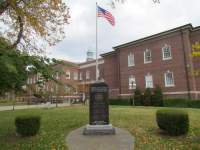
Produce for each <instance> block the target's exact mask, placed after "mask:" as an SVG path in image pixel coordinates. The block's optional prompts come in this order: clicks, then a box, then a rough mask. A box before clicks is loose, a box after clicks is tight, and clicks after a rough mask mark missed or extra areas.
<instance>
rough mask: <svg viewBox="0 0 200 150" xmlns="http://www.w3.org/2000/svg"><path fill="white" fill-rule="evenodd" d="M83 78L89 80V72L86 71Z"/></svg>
mask: <svg viewBox="0 0 200 150" xmlns="http://www.w3.org/2000/svg"><path fill="white" fill-rule="evenodd" d="M85 76H86V77H85V78H86V80H89V79H90V72H89V71H86V73H85Z"/></svg>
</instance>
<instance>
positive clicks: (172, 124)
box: [156, 109, 189, 136]
mask: <svg viewBox="0 0 200 150" xmlns="http://www.w3.org/2000/svg"><path fill="white" fill-rule="evenodd" d="M156 121H157V124H158V126H159V128H160V129H162V130H164V131H166V132H167V133H168V134H169V135H173V136H178V135H183V134H187V133H188V130H189V117H188V113H187V112H185V111H182V110H173V109H161V110H158V111H157V112H156Z"/></svg>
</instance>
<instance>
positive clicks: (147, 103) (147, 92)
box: [143, 88, 151, 106]
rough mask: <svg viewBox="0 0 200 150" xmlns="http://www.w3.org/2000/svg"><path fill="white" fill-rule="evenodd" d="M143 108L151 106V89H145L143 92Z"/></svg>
mask: <svg viewBox="0 0 200 150" xmlns="http://www.w3.org/2000/svg"><path fill="white" fill-rule="evenodd" d="M143 104H144V106H151V89H150V88H146V90H145V91H144V98H143Z"/></svg>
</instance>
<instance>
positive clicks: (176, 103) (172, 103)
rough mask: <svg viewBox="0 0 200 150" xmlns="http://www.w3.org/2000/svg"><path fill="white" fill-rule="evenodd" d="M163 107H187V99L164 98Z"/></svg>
mask: <svg viewBox="0 0 200 150" xmlns="http://www.w3.org/2000/svg"><path fill="white" fill-rule="evenodd" d="M164 107H180V108H187V107H188V100H187V99H180V98H179V99H165V100H164Z"/></svg>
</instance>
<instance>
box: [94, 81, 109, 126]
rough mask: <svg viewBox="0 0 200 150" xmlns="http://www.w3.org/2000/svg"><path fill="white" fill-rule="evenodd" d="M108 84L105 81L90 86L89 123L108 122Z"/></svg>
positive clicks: (100, 123)
mask: <svg viewBox="0 0 200 150" xmlns="http://www.w3.org/2000/svg"><path fill="white" fill-rule="evenodd" d="M108 103H109V102H108V86H107V85H106V84H105V83H96V84H92V85H91V87H90V125H106V124H109V109H108V105H109V104H108Z"/></svg>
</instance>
